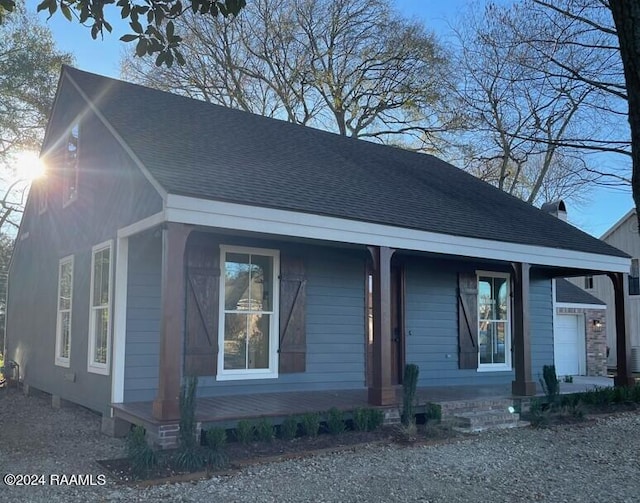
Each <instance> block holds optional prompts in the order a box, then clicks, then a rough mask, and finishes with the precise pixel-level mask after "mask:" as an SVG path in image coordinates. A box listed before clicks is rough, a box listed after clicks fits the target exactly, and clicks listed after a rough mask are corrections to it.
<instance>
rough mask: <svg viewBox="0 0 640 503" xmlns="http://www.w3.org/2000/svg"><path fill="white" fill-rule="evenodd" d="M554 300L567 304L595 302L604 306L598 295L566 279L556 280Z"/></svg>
mask: <svg viewBox="0 0 640 503" xmlns="http://www.w3.org/2000/svg"><path fill="white" fill-rule="evenodd" d="M556 301H557V302H564V303H567V304H595V305H601V306H602V307H604V306H606V304H605V303H604V302H602V301H601V300H600V299H599V298H598V297H595V296H594V295H591V294H590V293H589V292H585V291H584V290H583V289H582V288H580V287H579V286H576V285H574V284H573V283H571V282H570V281H567V280H566V279H561V278H558V279H557V280H556Z"/></svg>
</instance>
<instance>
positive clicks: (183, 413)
mask: <svg viewBox="0 0 640 503" xmlns="http://www.w3.org/2000/svg"><path fill="white" fill-rule="evenodd" d="M197 387H198V378H197V377H195V376H187V377H185V379H184V384H183V385H182V389H181V390H180V431H179V438H180V445H179V447H178V453H177V455H176V458H175V463H176V466H177V467H178V468H180V469H182V470H186V471H195V470H198V469H200V468H202V467H203V466H204V464H205V459H204V458H203V456H202V453H201V452H200V449H199V446H198V442H197V439H196V389H197Z"/></svg>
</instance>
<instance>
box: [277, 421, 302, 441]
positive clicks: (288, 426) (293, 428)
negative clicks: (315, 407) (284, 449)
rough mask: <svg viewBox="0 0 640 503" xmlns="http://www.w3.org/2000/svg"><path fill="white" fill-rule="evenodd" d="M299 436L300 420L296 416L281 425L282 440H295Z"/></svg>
mask: <svg viewBox="0 0 640 503" xmlns="http://www.w3.org/2000/svg"><path fill="white" fill-rule="evenodd" d="M297 434H298V419H297V418H296V417H295V416H289V417H287V418H286V419H285V420H284V421H283V422H282V424H281V425H280V438H282V439H283V440H293V439H294V438H296V435H297Z"/></svg>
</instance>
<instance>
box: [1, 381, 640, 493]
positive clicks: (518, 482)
mask: <svg viewBox="0 0 640 503" xmlns="http://www.w3.org/2000/svg"><path fill="white" fill-rule="evenodd" d="M49 403H50V402H49V400H48V399H47V398H45V397H29V398H26V397H23V396H22V395H20V394H18V393H17V392H15V391H8V390H0V475H4V474H6V473H14V474H17V473H30V474H31V473H32V474H44V475H46V479H47V480H49V476H50V475H51V474H56V475H60V476H62V475H67V476H69V475H72V474H93V475H94V479H93V480H94V483H100V479H99V477H98V476H99V475H104V470H103V469H102V468H101V467H100V466H98V465H97V464H96V463H95V462H94V460H95V459H100V458H103V459H104V458H108V457H118V456H121V455H122V453H123V442H122V440H118V439H112V438H109V437H105V436H101V435H100V434H99V433H98V430H99V418H98V417H97V416H96V415H94V414H92V413H90V412H88V411H85V410H83V409H79V408H75V407H73V408H67V409H61V410H53V409H51V407H50V406H49ZM639 453H640V414H636V413H626V414H621V415H618V416H616V417H611V418H600V419H598V420H597V421H596V422H595V423H594V424H589V425H579V426H570V427H567V426H564V427H559V428H556V429H550V430H533V429H529V428H524V429H518V430H510V431H501V432H496V433H485V434H481V435H478V436H473V437H465V438H464V439H462V440H457V441H455V443H450V444H445V445H438V446H427V447H411V448H400V447H393V446H391V447H379V446H376V447H363V448H359V449H357V450H355V452H343V453H340V454H332V455H324V456H318V457H314V458H308V459H306V460H297V461H286V462H281V463H272V464H267V465H262V466H256V467H253V468H249V469H245V470H244V471H243V472H242V473H239V474H237V475H233V476H225V477H216V478H213V479H211V480H206V481H201V482H198V483H188V484H176V485H171V486H169V485H164V486H155V487H152V488H147V489H141V488H130V487H125V486H119V485H116V484H115V483H113V482H112V481H110V480H108V479H107V481H106V484H105V485H96V486H55V487H52V486H50V485H45V486H37V487H7V486H6V485H2V486H1V487H0V501H3V502H4V501H7V502H9V501H10V502H14V501H16V502H17V501H21V502H47V503H56V502H76V501H78V502H85V501H86V502H88V501H97V502H101V501H122V502H124V501H127V502H129V501H145V502H147V501H149V502H150V501H162V500H168V501H172V502H174V501H175V502H206V501H212V502H245V501H246V502H252V503H254V502H279V503H286V502H294V501H295V502H307V501H308V502H329V501H331V502H351V501H354V502H355V501H363V502H364V501H366V502H372V503H375V502H388V501H402V502H410V501H420V502H436V501H437V502H463V501H464V502H492V503H493V502H502V501H504V502H518V501H548V502H553V503H556V502H565V501H571V502H574V501H575V502H603V501H606V502H627V501H628V502H637V501H640V454H639ZM59 480H63V479H62V477H59Z"/></svg>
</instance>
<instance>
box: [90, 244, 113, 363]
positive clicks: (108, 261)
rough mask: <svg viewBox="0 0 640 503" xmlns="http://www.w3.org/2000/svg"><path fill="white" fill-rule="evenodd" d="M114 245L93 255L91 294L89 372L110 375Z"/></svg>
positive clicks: (99, 248)
mask: <svg viewBox="0 0 640 503" xmlns="http://www.w3.org/2000/svg"><path fill="white" fill-rule="evenodd" d="M112 248H113V246H112V242H111V241H107V242H105V243H101V244H99V245H96V246H94V247H93V249H92V253H91V293H90V295H89V297H90V298H89V306H90V307H89V309H90V311H89V362H88V366H87V370H88V371H89V372H94V373H96V374H104V375H108V374H109V350H110V349H111V282H112V274H111V272H112V263H113V253H112Z"/></svg>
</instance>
